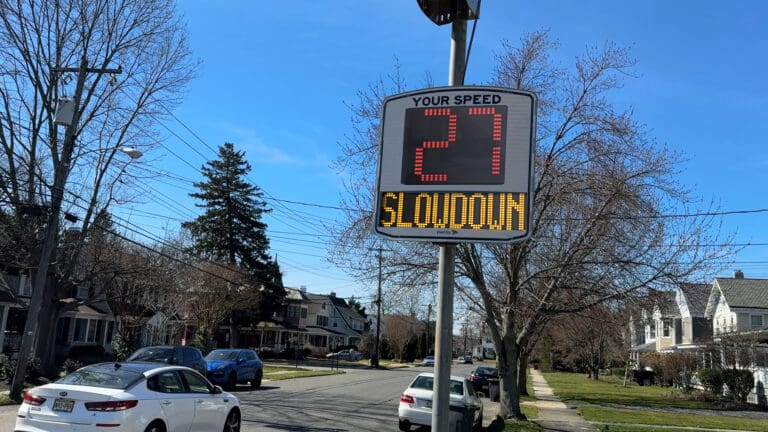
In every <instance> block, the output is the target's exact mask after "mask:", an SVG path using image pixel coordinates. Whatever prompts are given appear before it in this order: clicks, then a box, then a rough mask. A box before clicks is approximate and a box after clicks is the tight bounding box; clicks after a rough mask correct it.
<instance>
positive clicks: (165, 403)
mask: <svg viewBox="0 0 768 432" xmlns="http://www.w3.org/2000/svg"><path fill="white" fill-rule="evenodd" d="M160 403H161V404H162V405H171V404H172V403H173V402H171V401H169V400H164V401H162V402H160Z"/></svg>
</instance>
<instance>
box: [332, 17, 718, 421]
mask: <svg viewBox="0 0 768 432" xmlns="http://www.w3.org/2000/svg"><path fill="white" fill-rule="evenodd" d="M556 47H557V44H555V43H553V42H552V41H551V40H550V39H549V36H548V34H547V33H546V32H536V33H533V34H530V35H527V36H526V37H524V38H523V39H522V40H521V41H520V45H519V46H514V45H512V44H509V43H504V44H503V52H502V53H501V54H500V55H499V56H498V58H497V60H498V63H497V68H496V71H495V74H494V75H495V77H494V79H493V83H494V84H495V85H498V86H502V87H509V88H517V89H522V90H528V91H532V92H534V93H536V94H537V95H538V99H539V106H538V113H537V117H538V125H537V136H536V149H537V154H536V158H535V163H536V170H535V176H536V178H535V183H534V184H535V189H534V197H535V200H534V203H533V209H532V217H531V218H530V220H529V222H530V228H529V229H530V233H531V236H530V238H529V239H527V240H525V241H524V242H521V243H517V244H511V245H500V244H460V245H458V246H457V250H456V257H457V263H456V266H457V268H456V276H457V283H458V286H459V290H460V293H461V292H462V291H463V294H462V297H463V298H464V299H465V301H467V302H469V303H470V304H471V305H472V307H473V308H474V309H477V310H481V311H483V312H484V314H485V323H486V325H487V326H488V329H489V330H490V333H491V335H492V338H493V341H494V344H495V346H496V351H497V363H498V368H499V376H500V381H501V409H500V415H501V416H503V417H518V418H522V417H523V415H522V413H521V412H520V399H519V395H520V392H521V388H520V387H521V384H523V383H524V381H523V380H522V379H521V376H524V373H523V371H524V370H525V368H526V367H527V359H528V354H529V352H530V349H531V347H532V345H533V344H531V341H532V339H535V338H536V337H537V336H538V334H540V332H541V329H542V326H543V325H544V324H545V323H546V322H547V321H548V320H549V319H551V317H552V316H556V315H559V314H568V313H576V312H580V311H584V310H588V309H590V308H592V307H594V306H595V305H598V304H601V303H604V302H606V301H610V300H613V299H617V298H621V297H623V296H627V295H630V294H632V293H636V292H640V291H643V290H645V289H648V288H669V287H673V286H674V284H675V283H677V282H680V281H685V280H686V279H688V278H689V276H691V275H694V274H698V272H701V271H704V270H707V269H708V268H707V265H708V264H709V263H712V262H715V261H716V260H717V259H719V258H721V257H723V256H725V255H726V254H727V253H729V249H728V248H719V249H713V248H702V247H700V246H697V245H705V244H717V243H724V242H725V243H727V241H723V240H721V239H720V238H719V236H720V233H719V231H718V225H717V223H716V222H717V220H716V219H715V218H714V217H712V216H707V215H711V214H712V209H711V208H706V209H704V210H703V211H702V210H700V209H699V208H697V206H698V205H699V204H698V203H699V200H698V199H697V198H696V197H694V196H692V195H691V194H690V192H688V191H687V190H685V189H683V188H682V187H681V186H680V185H679V184H678V182H677V180H676V178H675V175H676V169H677V166H678V163H679V161H680V160H679V157H677V156H676V155H674V154H672V153H670V152H669V151H667V150H666V149H664V148H661V147H660V146H658V145H657V144H656V143H655V142H653V140H652V139H650V138H648V136H647V134H646V132H645V131H644V129H643V127H642V126H641V125H638V124H637V123H636V122H635V121H634V120H633V113H632V112H631V111H618V110H617V109H616V108H615V107H614V106H613V104H612V103H611V100H610V94H611V92H614V91H616V90H618V89H619V88H620V87H621V79H622V78H623V77H627V76H629V73H630V72H631V68H632V67H633V65H634V62H633V60H632V59H630V58H629V57H628V55H627V52H626V50H624V49H622V48H618V47H616V46H614V45H612V44H606V45H605V46H604V47H602V48H599V49H598V48H594V49H588V50H587V51H586V53H585V54H584V56H582V57H580V58H577V59H576V63H575V66H574V67H573V69H572V70H570V71H569V70H564V69H561V68H559V67H558V66H556V65H555V64H554V63H553V62H552V61H551V60H550V57H549V56H550V53H551V52H552V51H553V50H554V49H555V48H556ZM373 90H376V92H372V93H370V94H369V95H368V96H369V97H368V98H361V102H360V103H361V105H362V104H366V103H375V102H378V101H380V98H379V97H378V93H377V92H378V91H379V88H378V87H374V88H373ZM373 112H378V110H377V109H374V107H369V109H367V110H359V111H356V115H357V117H356V119H357V120H358V122H359V124H367V125H368V129H365V130H366V131H367V133H366V134H362V133H358V135H357V136H358V137H359V139H360V140H363V139H365V138H368V139H371V142H373V143H375V142H377V141H376V138H377V137H378V132H379V124H378V120H375V119H372V118H371V117H365V116H369V115H371V113H373ZM359 124H356V130H361V127H360V126H359ZM347 147H348V148H347V149H346V150H345V155H344V156H343V161H342V162H344V163H349V164H352V165H354V166H357V167H359V168H360V170H359V173H360V174H361V175H365V173H366V170H367V169H369V168H370V167H369V166H367V165H364V164H363V163H364V162H369V161H368V160H367V159H363V158H362V156H361V155H359V154H357V153H356V152H355V151H352V150H356V151H358V152H361V151H364V150H365V148H363V147H362V146H349V145H347ZM339 166H344V164H343V163H340V164H339ZM347 169H350V168H349V167H347ZM371 178H373V177H371ZM358 187H359V185H358ZM372 193H373V190H372V189H366V190H362V191H354V190H350V191H349V197H351V198H349V199H348V201H346V202H345V206H349V205H353V204H358V207H357V209H358V213H357V217H355V218H351V217H350V220H351V221H352V222H350V223H347V225H346V229H345V230H344V231H342V232H340V234H342V235H343V236H344V237H342V239H341V240H340V241H339V248H338V250H337V251H342V252H348V253H350V254H353V253H354V252H355V249H354V248H355V246H356V245H360V244H366V242H369V243H370V242H374V241H375V240H373V239H370V238H369V237H368V235H367V234H366V233H363V231H362V230H363V226H369V224H370V218H371V213H370V212H368V213H363V211H364V210H367V209H370V208H372V205H371V204H370V202H371V201H370V196H371V195H372ZM361 214H362V215H363V216H362V217H361V216H360V215H361ZM678 214H679V215H685V217H670V216H671V215H678ZM697 214H703V215H704V216H697ZM349 216H353V214H350V215H349ZM356 236H357V237H356ZM388 247H389V248H390V249H392V250H399V251H401V253H399V254H396V253H393V254H392V258H390V260H389V261H388V263H387V269H388V270H389V272H390V273H396V272H400V274H401V275H402V276H401V277H404V278H410V279H422V280H425V279H430V278H432V277H433V275H434V271H435V269H436V265H435V264H436V256H437V255H436V253H435V248H434V247H427V246H424V245H423V244H420V243H419V244H416V243H405V242H404V243H398V244H388ZM353 256H354V255H353ZM362 258H364V257H361V256H358V259H357V260H355V259H354V258H351V259H349V260H348V262H351V263H353V264H354V265H353V266H352V267H353V268H356V269H358V270H362V269H365V268H366V265H365V262H366V261H365V260H364V259H362ZM368 268H370V266H368Z"/></svg>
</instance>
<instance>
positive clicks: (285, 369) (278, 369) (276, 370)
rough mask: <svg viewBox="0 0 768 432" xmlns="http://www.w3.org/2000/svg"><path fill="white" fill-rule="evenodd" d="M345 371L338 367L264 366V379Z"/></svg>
mask: <svg viewBox="0 0 768 432" xmlns="http://www.w3.org/2000/svg"><path fill="white" fill-rule="evenodd" d="M343 373H344V371H342V370H338V369H304V368H297V367H290V366H264V379H268V380H273V381H277V380H286V379H292V378H305V377H313V376H322V375H336V374H343Z"/></svg>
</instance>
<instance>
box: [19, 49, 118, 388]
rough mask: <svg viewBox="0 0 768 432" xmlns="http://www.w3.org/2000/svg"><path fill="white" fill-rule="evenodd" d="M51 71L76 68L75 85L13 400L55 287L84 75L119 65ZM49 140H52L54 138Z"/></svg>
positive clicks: (82, 65) (85, 65) (83, 64)
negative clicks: (51, 274)
mask: <svg viewBox="0 0 768 432" xmlns="http://www.w3.org/2000/svg"><path fill="white" fill-rule="evenodd" d="M51 72H52V73H53V74H60V73H64V72H73V73H74V72H76V73H77V83H76V85H75V93H74V95H73V96H72V104H73V114H72V120H71V121H70V122H69V124H68V125H67V128H66V130H65V132H64V144H63V146H62V149H61V157H60V158H59V163H58V165H56V166H55V167H54V174H53V186H52V187H51V204H50V212H49V213H48V223H47V224H46V229H45V238H44V240H43V246H42V250H41V251H40V261H39V264H38V266H37V271H36V272H35V276H34V279H33V286H32V297H31V298H30V301H29V308H28V309H27V320H26V323H25V324H24V333H23V334H22V336H21V347H20V349H19V358H18V362H17V364H16V373H15V374H14V376H13V382H12V384H11V389H10V397H11V399H13V400H16V401H18V400H20V399H21V390H22V387H23V386H24V378H25V377H26V375H27V365H28V364H29V359H30V358H31V357H32V354H33V351H34V348H35V346H36V342H37V329H38V328H39V327H40V321H41V320H42V319H50V318H49V317H42V316H40V310H41V308H42V305H43V300H44V299H45V298H46V295H45V294H46V290H47V289H52V290H54V289H55V286H54V285H49V284H48V283H47V281H48V269H49V267H50V264H51V257H52V256H53V254H54V252H55V250H56V246H57V244H58V239H59V219H60V217H61V202H62V200H63V198H64V188H65V187H66V185H67V177H68V176H69V168H70V164H71V162H72V153H73V151H74V149H75V140H76V139H77V130H78V127H79V126H78V124H79V123H80V115H81V113H82V111H83V109H82V107H81V106H80V99H81V98H82V95H83V89H84V87H85V79H86V76H87V74H89V73H100V74H101V73H111V74H118V73H121V72H122V68H117V69H100V68H89V67H88V63H87V61H86V59H85V57H83V58H82V60H81V61H80V66H79V67H76V68H52V69H51ZM55 133H56V131H55V130H53V131H51V134H55ZM51 141H52V142H55V141H54V140H51ZM53 150H54V149H52V153H53ZM54 325H55V324H54Z"/></svg>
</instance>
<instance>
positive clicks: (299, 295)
mask: <svg viewBox="0 0 768 432" xmlns="http://www.w3.org/2000/svg"><path fill="white" fill-rule="evenodd" d="M284 289H285V298H286V299H288V300H298V301H303V300H307V294H306V293H304V292H302V291H301V290H300V289H298V288H288V287H284Z"/></svg>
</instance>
